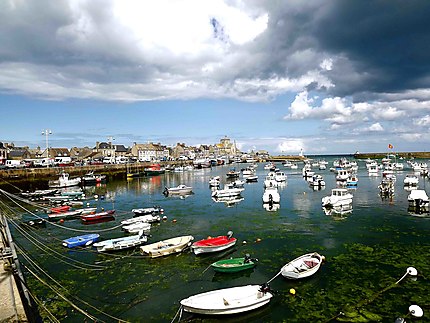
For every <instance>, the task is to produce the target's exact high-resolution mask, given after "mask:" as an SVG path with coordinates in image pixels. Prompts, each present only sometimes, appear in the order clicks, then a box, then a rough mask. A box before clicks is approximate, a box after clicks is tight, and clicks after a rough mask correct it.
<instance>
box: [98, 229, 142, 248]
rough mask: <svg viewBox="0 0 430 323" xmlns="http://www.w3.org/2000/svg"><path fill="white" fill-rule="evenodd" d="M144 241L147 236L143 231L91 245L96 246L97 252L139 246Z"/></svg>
mask: <svg viewBox="0 0 430 323" xmlns="http://www.w3.org/2000/svg"><path fill="white" fill-rule="evenodd" d="M146 241H148V237H147V236H146V235H144V234H143V232H139V233H138V234H136V235H132V236H127V237H121V238H115V239H109V240H103V241H100V242H96V243H94V244H93V246H94V247H96V248H97V251H98V252H106V251H118V250H124V249H130V248H134V247H137V246H140V245H142V244H144V243H145V242H146Z"/></svg>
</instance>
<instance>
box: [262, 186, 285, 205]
mask: <svg viewBox="0 0 430 323" xmlns="http://www.w3.org/2000/svg"><path fill="white" fill-rule="evenodd" d="M280 202H281V195H280V194H279V192H278V188H277V187H267V188H266V189H265V190H264V193H263V203H272V204H273V203H280Z"/></svg>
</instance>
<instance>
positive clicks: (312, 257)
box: [281, 252, 325, 279]
mask: <svg viewBox="0 0 430 323" xmlns="http://www.w3.org/2000/svg"><path fill="white" fill-rule="evenodd" d="M324 259H325V257H324V256H321V255H320V254H319V253H317V252H312V253H307V254H305V255H303V256H300V257H298V258H296V259H294V260H292V261H290V262H289V263H287V264H286V265H285V266H284V267H282V268H281V274H282V276H284V277H285V278H288V279H300V278H306V277H309V276H312V275H313V274H315V273H316V272H317V271H318V269H320V266H321V264H322V262H323V261H324Z"/></svg>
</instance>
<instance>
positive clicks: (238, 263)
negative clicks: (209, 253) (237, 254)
mask: <svg viewBox="0 0 430 323" xmlns="http://www.w3.org/2000/svg"><path fill="white" fill-rule="evenodd" d="M257 261H258V260H257V259H252V258H251V257H250V256H249V254H246V255H245V257H242V258H231V259H223V260H219V261H217V262H214V263H213V264H211V266H212V268H213V269H214V270H215V271H217V272H220V273H236V272H238V271H242V270H246V269H251V268H254V267H255V266H256V265H257Z"/></svg>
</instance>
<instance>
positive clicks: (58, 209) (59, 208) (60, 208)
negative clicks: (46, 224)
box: [48, 205, 70, 213]
mask: <svg viewBox="0 0 430 323" xmlns="http://www.w3.org/2000/svg"><path fill="white" fill-rule="evenodd" d="M69 210H70V206H69V205H63V206H57V207H53V208H51V209H50V210H49V211H48V213H62V212H67V211H69Z"/></svg>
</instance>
